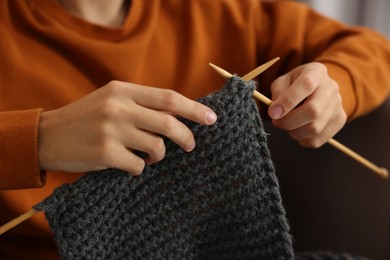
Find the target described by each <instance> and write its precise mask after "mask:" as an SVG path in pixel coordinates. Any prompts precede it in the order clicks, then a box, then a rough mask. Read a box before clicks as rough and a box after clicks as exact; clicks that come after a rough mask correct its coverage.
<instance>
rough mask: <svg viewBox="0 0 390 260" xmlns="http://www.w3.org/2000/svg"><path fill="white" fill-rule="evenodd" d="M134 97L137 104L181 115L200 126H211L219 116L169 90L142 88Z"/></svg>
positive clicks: (207, 108)
mask: <svg viewBox="0 0 390 260" xmlns="http://www.w3.org/2000/svg"><path fill="white" fill-rule="evenodd" d="M135 95H136V96H135V97H134V99H135V101H136V102H137V104H139V105H141V106H144V107H148V108H151V109H155V110H161V111H166V112H170V113H173V114H175V115H180V116H182V117H184V118H187V119H189V120H191V121H194V122H197V123H199V124H205V125H211V124H214V123H215V121H216V120H217V115H216V114H215V112H214V111H213V110H212V109H210V108H209V107H207V106H205V105H203V104H201V103H199V102H196V101H193V100H191V99H189V98H186V97H184V96H183V95H181V94H179V93H177V92H175V91H173V90H167V89H159V88H140V89H138V91H136V94H135Z"/></svg>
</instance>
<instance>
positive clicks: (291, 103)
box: [284, 96, 297, 108]
mask: <svg viewBox="0 0 390 260" xmlns="http://www.w3.org/2000/svg"><path fill="white" fill-rule="evenodd" d="M284 103H285V105H286V107H288V108H294V107H296V105H297V102H296V101H295V99H294V98H293V97H292V96H286V99H285V101H284Z"/></svg>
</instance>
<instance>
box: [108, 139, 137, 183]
mask: <svg viewBox="0 0 390 260" xmlns="http://www.w3.org/2000/svg"><path fill="white" fill-rule="evenodd" d="M111 154H112V156H111V158H110V159H109V160H110V162H109V163H108V164H107V166H108V167H109V168H117V169H120V170H123V171H126V172H128V173H130V174H131V175H133V176H138V175H140V174H141V173H142V172H143V170H144V168H145V161H144V160H143V159H142V158H140V157H139V156H137V155H135V154H134V153H132V152H131V151H129V150H128V149H126V147H124V146H121V145H118V146H117V148H116V149H115V150H112V151H111Z"/></svg>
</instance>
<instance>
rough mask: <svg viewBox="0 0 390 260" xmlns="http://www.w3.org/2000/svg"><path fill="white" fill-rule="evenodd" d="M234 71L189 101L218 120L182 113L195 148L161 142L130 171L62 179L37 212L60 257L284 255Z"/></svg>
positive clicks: (264, 161)
mask: <svg viewBox="0 0 390 260" xmlns="http://www.w3.org/2000/svg"><path fill="white" fill-rule="evenodd" d="M254 88H255V84H254V83H253V82H250V83H249V84H247V85H246V84H245V83H244V82H243V81H242V80H240V79H239V78H238V77H234V78H232V79H230V80H229V81H228V82H227V84H226V86H225V87H224V88H223V89H221V90H220V91H218V92H216V93H213V94H211V95H209V96H207V97H204V98H201V99H200V100H199V101H200V102H201V103H204V104H206V105H207V106H209V107H210V108H212V109H213V110H214V111H215V112H216V113H217V115H218V121H217V122H216V123H215V124H214V125H212V126H201V125H199V124H195V123H193V122H189V121H187V120H182V119H181V120H182V121H183V122H184V123H185V124H186V125H187V126H188V127H189V128H190V129H191V130H192V131H193V133H194V136H195V138H196V142H197V146H196V148H195V149H194V150H193V151H192V152H190V153H187V152H184V151H183V150H182V149H181V148H179V147H178V146H177V145H176V144H174V143H172V142H170V141H169V140H166V142H165V144H166V150H167V153H166V157H165V159H164V160H162V161H161V162H159V163H156V164H153V165H151V166H146V168H145V169H144V172H143V174H142V175H141V176H139V177H132V176H131V175H130V174H128V173H125V172H122V171H119V170H116V169H108V170H104V171H99V172H94V173H89V174H87V175H85V176H83V177H81V178H80V179H79V180H78V181H77V182H76V183H74V184H65V185H63V186H61V187H60V188H58V189H56V190H55V191H54V193H53V194H52V195H51V196H50V197H49V198H47V199H46V200H44V201H43V202H41V203H40V204H38V205H36V206H35V209H37V210H40V211H41V210H44V211H45V214H46V218H47V220H48V222H49V224H50V226H51V229H52V231H53V233H54V236H55V239H56V241H57V245H58V248H59V252H60V254H61V256H62V257H63V258H65V259H74V258H83V259H123V258H124V259H183V258H184V259H189V258H190V259H193V258H200V259H208V258H211V259H219V258H220V259H226V258H252V259H253V258H256V259H292V258H293V250H292V240H291V237H290V235H289V227H288V224H287V221H286V217H285V211H284V209H283V207H282V204H281V197H280V193H279V187H278V183H277V179H276V177H275V173H274V167H273V163H272V161H271V157H270V153H269V150H268V147H267V139H266V137H267V135H266V133H265V132H264V130H263V126H262V122H261V120H260V117H259V114H258V111H257V107H256V104H255V102H254V101H253V98H252V93H253V91H254Z"/></svg>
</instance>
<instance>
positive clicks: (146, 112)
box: [132, 107, 195, 152]
mask: <svg viewBox="0 0 390 260" xmlns="http://www.w3.org/2000/svg"><path fill="white" fill-rule="evenodd" d="M145 118H147V119H148V120H145ZM132 120H134V121H135V125H136V126H137V127H138V128H139V129H142V130H145V131H148V132H152V133H156V134H160V135H163V136H166V137H168V138H169V139H170V140H172V141H173V142H174V143H176V144H178V145H179V146H180V147H181V148H182V149H184V150H185V151H187V152H189V151H192V150H193V149H194V147H195V139H194V136H193V134H192V132H191V130H190V129H189V128H188V127H187V126H186V125H184V124H183V123H182V122H180V121H179V120H178V119H177V118H175V117H174V116H173V115H171V114H168V113H164V112H160V111H155V110H152V109H149V108H145V107H140V113H137V114H136V115H135V116H134V117H133V119H132Z"/></svg>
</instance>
